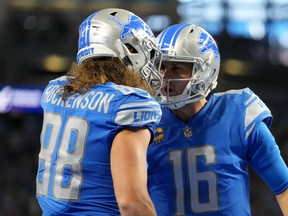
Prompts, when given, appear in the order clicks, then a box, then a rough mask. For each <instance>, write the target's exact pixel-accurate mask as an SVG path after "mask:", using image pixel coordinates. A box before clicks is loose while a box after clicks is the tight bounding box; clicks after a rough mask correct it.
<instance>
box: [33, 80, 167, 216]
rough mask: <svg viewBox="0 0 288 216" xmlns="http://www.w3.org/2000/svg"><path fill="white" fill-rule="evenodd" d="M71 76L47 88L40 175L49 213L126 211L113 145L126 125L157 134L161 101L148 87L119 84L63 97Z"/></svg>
mask: <svg viewBox="0 0 288 216" xmlns="http://www.w3.org/2000/svg"><path fill="white" fill-rule="evenodd" d="M66 84H67V81H66V79H65V77H60V78H58V79H55V80H52V81H50V82H49V84H48V86H47V87H46V88H45V90H44V92H43V96H42V99H41V105H42V107H43V110H44V118H43V127H42V132H41V150H40V153H39V167H38V173H37V178H36V184H37V199H38V202H39V204H40V207H41V209H42V210H43V215H47V216H48V215H49V216H51V215H61V216H63V215H120V212H119V209H118V206H117V202H116V197H115V194H114V190H113V182H112V175H111V170H110V149H111V144H112V141H113V139H114V137H115V135H116V134H117V133H118V132H119V131H120V130H121V129H123V128H124V127H126V126H131V127H143V126H145V127H147V128H149V130H150V132H151V137H152V138H151V140H152V139H153V137H154V129H155V125H156V123H159V121H160V118H161V113H162V111H161V108H160V106H159V104H158V103H157V102H156V101H155V100H154V98H153V97H151V96H150V95H149V94H148V93H147V92H146V91H142V90H140V89H137V88H131V87H126V86H121V85H116V84H114V83H111V82H109V83H106V84H104V85H96V86H95V87H93V88H91V89H90V90H89V91H88V92H87V93H85V94H74V95H71V96H69V97H68V98H67V99H66V100H65V101H63V100H62V99H61V91H62V87H63V86H64V85H66Z"/></svg>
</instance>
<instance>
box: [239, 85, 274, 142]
mask: <svg viewBox="0 0 288 216" xmlns="http://www.w3.org/2000/svg"><path fill="white" fill-rule="evenodd" d="M243 95H244V98H245V99H244V107H245V119H244V134H245V140H246V139H247V138H248V137H249V135H250V134H251V132H252V131H253V129H254V128H255V127H257V125H258V124H259V123H260V122H262V121H263V122H264V123H265V124H266V125H267V126H268V127H270V126H271V124H272V115H271V112H270V110H269V109H268V107H267V106H266V105H265V103H264V102H263V101H262V100H261V99H260V98H259V97H258V96H257V95H256V94H255V93H254V92H253V91H251V90H250V89H249V88H245V89H244V90H243Z"/></svg>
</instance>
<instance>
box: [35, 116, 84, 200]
mask: <svg viewBox="0 0 288 216" xmlns="http://www.w3.org/2000/svg"><path fill="white" fill-rule="evenodd" d="M63 124H65V125H63ZM62 128H63V134H61V133H59V132H60V130H61V129H62ZM49 130H50V132H51V133H48V131H49ZM47 133H48V134H47ZM72 133H75V135H76V136H75V137H76V141H75V143H74V145H73V151H69V147H71V144H72V143H71V141H72V140H71V136H72ZM87 133H88V122H87V121H86V120H85V119H83V118H80V117H76V116H70V117H69V118H68V119H67V122H63V121H62V118H61V115H59V114H56V113H50V112H45V113H44V119H43V127H42V132H41V150H40V153H39V165H38V167H39V168H38V172H37V180H36V193H37V194H38V195H40V196H47V195H48V190H49V187H51V186H52V187H53V188H52V193H53V196H54V197H55V198H57V199H61V200H70V201H76V200H79V196H80V189H81V185H82V181H83V173H82V160H83V158H84V153H85V148H86V137H87ZM49 135H50V136H49ZM47 136H49V137H47ZM60 136H61V137H60ZM59 139H60V144H58V142H59ZM45 140H48V142H47V144H46V143H44V142H45ZM55 151H57V153H56V154H57V160H56V162H55V163H56V166H55V169H54V170H53V174H54V175H53V176H54V178H53V179H52V181H53V182H52V183H51V184H52V185H49V183H50V178H51V176H50V175H51V171H52V170H51V163H52V157H53V155H54V154H55ZM43 166H44V167H43ZM40 167H41V169H43V171H42V170H41V176H43V177H42V178H40ZM65 167H69V168H70V171H71V173H72V175H71V177H70V179H69V184H68V186H63V185H62V182H63V179H64V176H63V172H64V169H65ZM42 172H43V173H42Z"/></svg>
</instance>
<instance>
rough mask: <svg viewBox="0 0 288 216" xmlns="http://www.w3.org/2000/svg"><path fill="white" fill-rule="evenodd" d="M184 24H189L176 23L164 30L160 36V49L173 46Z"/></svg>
mask: <svg viewBox="0 0 288 216" xmlns="http://www.w3.org/2000/svg"><path fill="white" fill-rule="evenodd" d="M186 26H189V24H176V25H173V26H171V27H170V28H168V29H167V30H166V31H164V32H163V34H162V36H161V38H160V46H161V49H163V48H164V49H165V48H169V47H174V45H175V43H176V41H177V38H178V36H179V34H180V32H181V31H182V29H184V28H185V27H186Z"/></svg>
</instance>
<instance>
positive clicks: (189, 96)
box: [148, 24, 288, 216]
mask: <svg viewBox="0 0 288 216" xmlns="http://www.w3.org/2000/svg"><path fill="white" fill-rule="evenodd" d="M157 40H158V46H159V47H160V49H161V51H162V53H163V59H162V60H163V61H162V66H161V73H162V76H163V86H162V94H161V96H160V103H161V104H162V105H164V108H163V109H162V119H161V121H160V123H159V124H158V126H157V128H156V135H155V138H154V142H153V143H152V144H151V145H150V146H149V148H148V165H149V169H148V170H149V173H148V176H149V177H148V187H149V193H150V196H151V199H152V200H153V202H154V204H155V207H156V211H157V215H158V216H172V215H178V216H179V215H186V216H187V215H201V216H219V215H229V216H232V215H233V216H240V215H241V216H249V215H251V210H250V201H249V175H248V167H252V168H253V169H254V170H255V171H256V172H257V174H259V175H260V176H261V177H262V178H263V179H264V181H265V182H266V183H267V185H268V186H269V187H270V188H271V190H272V191H273V192H274V194H275V195H276V197H277V200H278V203H279V205H280V207H281V209H282V212H283V213H284V215H286V216H287V215H288V189H287V188H288V170H287V166H286V164H285V162H284V161H283V159H282V157H281V155H280V151H279V148H278V146H277V144H276V142H275V139H274V137H273V135H272V134H271V132H270V131H269V126H270V125H271V122H272V116H271V113H270V110H269V109H268V108H267V106H266V105H265V104H264V103H263V101H262V100H261V99H260V98H259V97H258V96H257V95H256V94H255V93H253V91H252V90H250V89H249V88H244V89H238V90H230V91H227V92H221V93H215V94H212V95H211V96H210V97H209V100H208V99H207V96H208V94H209V93H210V91H211V90H213V89H214V88H215V87H216V85H217V78H218V73H219V67H220V53H219V50H218V47H217V44H216V42H215V40H214V39H213V37H212V36H211V35H210V34H209V33H208V32H207V31H205V30H204V29H202V28H200V27H198V26H196V25H190V24H176V25H172V26H170V27H168V28H167V29H165V30H163V31H162V32H161V33H160V34H159V35H158V36H157Z"/></svg>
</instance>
